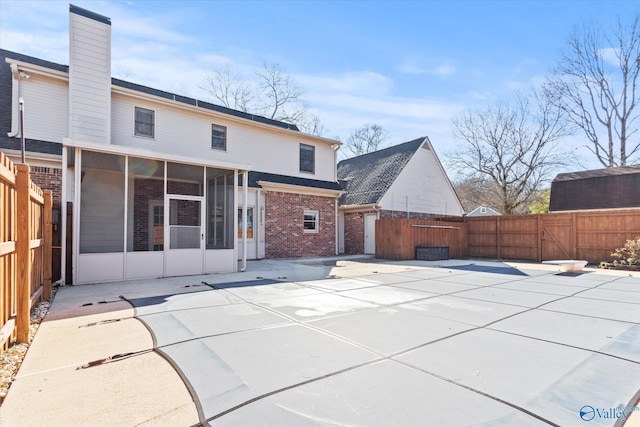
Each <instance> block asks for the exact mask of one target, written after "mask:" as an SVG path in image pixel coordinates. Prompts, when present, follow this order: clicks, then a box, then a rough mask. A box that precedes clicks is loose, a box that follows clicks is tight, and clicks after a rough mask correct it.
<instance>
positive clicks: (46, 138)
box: [0, 5, 342, 284]
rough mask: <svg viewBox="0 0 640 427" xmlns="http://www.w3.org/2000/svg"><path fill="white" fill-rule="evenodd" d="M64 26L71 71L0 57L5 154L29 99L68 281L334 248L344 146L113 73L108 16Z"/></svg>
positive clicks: (85, 16) (35, 154) (83, 15)
mask: <svg viewBox="0 0 640 427" xmlns="http://www.w3.org/2000/svg"><path fill="white" fill-rule="evenodd" d="M69 19H70V21H69V31H70V37H69V40H70V45H69V65H68V66H67V65H61V64H55V63H52V62H48V61H44V60H42V59H38V58H33V57H29V56H26V55H22V54H19V53H16V52H10V51H6V50H2V51H0V54H1V55H2V60H1V62H0V99H1V105H2V108H1V111H0V131H1V132H0V149H1V150H2V151H4V152H5V153H7V154H9V155H10V156H12V157H13V160H17V159H19V158H20V146H21V144H20V140H21V133H20V132H21V131H20V102H21V101H22V100H23V101H24V123H25V126H24V136H25V139H26V149H27V153H26V154H27V163H28V164H29V165H30V166H31V171H32V178H33V179H34V181H36V183H37V184H38V185H40V186H41V187H43V188H45V189H53V190H54V197H55V207H56V209H57V210H58V214H57V217H58V224H57V225H58V226H59V229H60V234H61V236H60V244H61V246H62V250H61V254H60V258H61V264H62V265H67V266H68V268H65V269H63V271H62V272H61V274H62V275H63V276H65V277H63V278H64V279H65V280H66V281H67V282H68V283H74V284H80V283H98V282H105V281H118V280H128V279H139V278H154V277H163V276H179V275H188V274H203V273H217V272H233V271H236V270H237V269H238V268H244V266H245V265H246V260H247V259H250V258H263V257H267V258H275V257H299V256H326V255H334V254H336V253H337V249H338V248H337V243H338V242H337V221H336V211H337V209H338V198H339V196H340V195H341V194H342V188H341V187H340V185H339V183H338V182H337V175H336V159H337V157H336V151H337V150H338V148H339V146H340V143H339V142H337V141H334V140H331V139H327V138H322V137H317V136H313V135H308V134H305V133H302V132H300V131H299V130H298V128H297V127H295V126H293V125H291V124H287V123H283V122H279V121H274V120H270V119H267V118H264V117H259V116H255V115H251V114H247V113H244V112H240V111H235V110H231V109H228V108H224V107H221V106H218V105H214V104H210V103H207V102H202V101H199V100H196V99H192V98H187V97H184V96H180V95H178V94H173V93H169V92H165V91H161V90H157V89H153V88H150V87H146V86H143V85H140V84H134V83H131V82H127V81H123V80H119V79H114V78H112V77H111V20H110V19H109V18H107V17H104V16H102V15H98V14H96V13H93V12H91V11H88V10H85V9H82V8H79V7H76V6H73V5H72V6H70V9H69ZM18 162H19V160H18ZM54 217H55V215H54ZM64 219H66V220H64ZM237 260H241V261H242V263H241V265H240V266H238V261H237Z"/></svg>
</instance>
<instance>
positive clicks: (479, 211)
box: [466, 206, 501, 216]
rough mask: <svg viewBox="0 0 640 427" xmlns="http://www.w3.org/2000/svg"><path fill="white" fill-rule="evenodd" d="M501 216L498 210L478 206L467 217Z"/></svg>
mask: <svg viewBox="0 0 640 427" xmlns="http://www.w3.org/2000/svg"><path fill="white" fill-rule="evenodd" d="M497 215H501V214H500V212H498V211H497V210H495V209H493V208H490V207H488V206H478V207H477V208H475V209H474V210H472V211H471V212H469V213H468V214H467V215H466V216H497Z"/></svg>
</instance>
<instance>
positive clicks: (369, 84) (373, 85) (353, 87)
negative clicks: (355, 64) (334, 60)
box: [294, 71, 393, 95]
mask: <svg viewBox="0 0 640 427" xmlns="http://www.w3.org/2000/svg"><path fill="white" fill-rule="evenodd" d="M294 77H295V79H296V80H297V81H298V83H299V84H300V85H302V86H303V87H305V88H306V89H307V91H310V92H311V91H318V92H338V93H353V94H378V95H382V94H386V93H389V91H390V90H391V89H392V87H393V81H392V80H391V79H390V78H389V77H386V76H384V75H382V74H380V73H376V72H371V71H361V72H346V73H342V74H335V75H313V74H306V75H296V76H294Z"/></svg>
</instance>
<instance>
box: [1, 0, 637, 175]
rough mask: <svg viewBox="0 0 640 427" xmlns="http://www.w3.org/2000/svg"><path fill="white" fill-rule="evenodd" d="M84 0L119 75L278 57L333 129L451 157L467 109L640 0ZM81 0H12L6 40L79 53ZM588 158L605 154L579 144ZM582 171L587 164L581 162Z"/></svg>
mask: <svg viewBox="0 0 640 427" xmlns="http://www.w3.org/2000/svg"><path fill="white" fill-rule="evenodd" d="M73 4H74V5H76V6H79V7H82V8H85V9H88V10H90V11H92V12H95V13H98V14H100V15H104V16H106V17H109V18H111V22H112V74H113V76H114V77H118V78H122V79H124V80H128V81H131V82H134V83H139V84H144V85H146V86H150V87H154V88H158V89H163V90H167V91H170V92H174V93H178V94H181V95H185V96H190V97H194V98H197V99H201V100H211V97H210V96H209V95H208V94H207V93H206V92H204V91H203V90H202V89H201V88H200V87H201V86H202V85H203V84H204V82H205V78H206V75H207V73H211V71H212V70H214V69H216V68H220V67H226V66H229V67H230V68H231V69H233V70H235V71H236V72H238V73H239V74H241V75H243V76H245V78H252V76H253V74H252V73H253V70H254V69H255V68H259V67H261V66H262V64H263V63H265V62H270V63H273V62H275V63H278V64H280V65H281V67H282V68H284V69H285V70H286V71H287V72H288V73H289V74H290V75H291V76H292V77H293V79H294V80H295V81H296V82H297V83H298V84H299V85H300V86H301V87H302V88H303V89H304V90H305V94H304V98H305V100H306V101H307V103H308V108H309V110H310V111H311V112H312V113H314V114H316V115H317V116H319V117H320V118H321V120H322V121H323V123H324V128H325V132H324V136H326V137H329V138H338V139H340V140H341V141H343V142H344V141H346V140H347V138H348V137H349V135H350V134H351V133H352V132H353V131H354V130H355V129H356V128H359V127H361V126H363V125H365V124H378V125H381V126H382V127H384V128H385V129H386V130H387V131H388V132H389V133H388V136H387V139H386V140H385V144H386V145H395V144H398V143H401V142H405V141H409V140H412V139H415V138H417V137H421V136H428V137H429V139H430V140H431V142H432V143H433V145H434V148H435V150H436V152H437V153H438V155H439V156H440V158H441V159H442V160H444V161H445V163H446V158H447V156H448V154H449V153H451V151H452V150H454V149H455V147H456V145H457V144H458V142H457V141H456V140H455V139H454V138H453V137H452V135H451V120H452V118H453V117H455V116H456V115H459V114H461V113H462V112H463V111H465V110H469V109H471V110H473V109H479V108H483V107H484V106H487V105H489V104H492V103H496V102H498V101H500V100H504V99H508V98H509V97H511V96H512V95H513V94H514V91H523V92H526V91H528V90H529V89H530V88H531V87H535V86H537V85H540V84H541V83H542V82H543V81H544V80H545V77H546V76H547V75H548V74H549V71H550V70H551V68H552V67H553V66H554V65H555V64H556V63H557V61H558V60H559V58H560V55H561V52H562V50H563V48H564V47H565V46H566V42H567V39H568V37H569V35H570V33H571V30H572V28H573V27H574V26H576V25H579V24H581V23H582V22H584V21H595V22H597V23H599V24H600V25H602V26H603V27H605V28H608V27H610V26H612V25H613V24H614V23H615V22H616V19H617V18H618V16H620V17H623V18H624V17H625V16H631V15H632V14H634V13H636V12H637V11H638V10H640V3H639V2H637V1H625V0H617V1H595V0H592V1H580V0H572V1H562V0H559V1H552V0H547V1H526V0H522V1H516V0H511V1H508V0H501V1H497V0H496V1H481V0H477V1H474V0H464V1H461V0H460V1H446V0H431V1H426V0H425V1H355V0H353V1H338V0H333V1H293V0H290V1H189V0H186V1H184V0H183V1H132V0H119V1H100V0H91V1H85V0H74V2H73ZM68 14H69V3H68V2H66V1H58V0H53V1H51V0H49V1H44V0H42V1H14V0H0V47H1V48H3V49H8V50H12V51H16V52H20V53H23V54H26V55H31V56H35V57H38V58H41V59H45V60H49V61H52V62H56V63H61V64H68V57H69V54H68V44H69V42H68V37H69V36H68V21H69V17H68ZM567 144H568V145H571V146H572V147H573V148H572V149H575V150H576V153H577V155H578V158H579V160H580V161H581V165H582V166H584V167H587V168H598V167H600V166H599V163H597V162H596V161H595V159H594V158H591V157H592V155H590V154H589V153H588V151H587V150H586V149H584V148H583V147H582V144H583V142H582V139H581V138H579V137H574V138H571V139H570V140H569V141H568V142H567ZM574 169H575V167H574Z"/></svg>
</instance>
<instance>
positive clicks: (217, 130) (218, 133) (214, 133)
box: [211, 125, 227, 151]
mask: <svg viewBox="0 0 640 427" xmlns="http://www.w3.org/2000/svg"><path fill="white" fill-rule="evenodd" d="M211 148H213V149H215V150H223V151H226V149H227V128H226V127H224V126H218V125H211Z"/></svg>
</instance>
